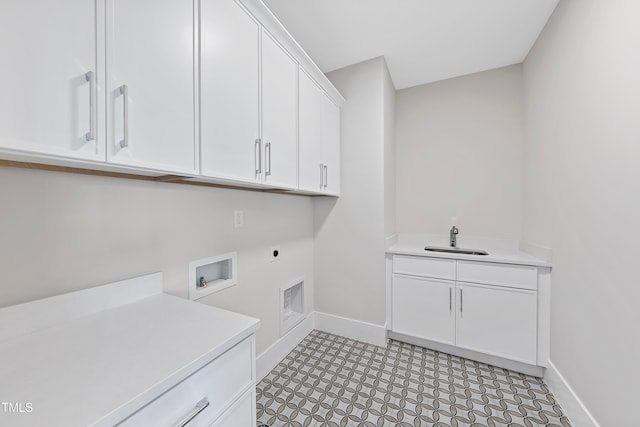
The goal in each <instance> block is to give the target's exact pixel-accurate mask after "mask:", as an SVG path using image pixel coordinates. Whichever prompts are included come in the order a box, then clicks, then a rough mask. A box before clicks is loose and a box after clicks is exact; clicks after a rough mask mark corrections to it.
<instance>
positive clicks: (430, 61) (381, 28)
mask: <svg viewBox="0 0 640 427" xmlns="http://www.w3.org/2000/svg"><path fill="white" fill-rule="evenodd" d="M263 1H264V3H265V4H266V5H267V7H269V9H271V11H272V12H273V13H274V15H276V17H278V19H280V21H281V22H282V23H283V24H284V26H285V27H286V28H287V29H288V30H289V32H290V33H291V35H293V37H294V38H295V39H296V40H297V41H298V43H300V45H301V46H302V47H303V48H304V49H305V50H306V51H307V53H308V54H309V56H311V58H312V59H313V60H314V61H315V62H316V64H318V66H319V67H320V69H321V70H322V71H323V72H325V73H326V72H329V71H333V70H336V69H338V68H342V67H345V66H347V65H352V64H355V63H358V62H362V61H365V60H367V59H371V58H375V57H377V56H384V57H385V58H386V60H387V64H388V66H389V71H390V72H391V76H392V78H393V82H394V84H395V86H396V88H397V89H403V88H407V87H411V86H416V85H420V84H424V83H429V82H433V81H437V80H443V79H448V78H451V77H456V76H461V75H465V74H470V73H475V72H478V71H484V70H489V69H493V68H498V67H503V66H506V65H511V64H517V63H520V62H522V61H523V60H524V59H525V57H526V56H527V53H528V52H529V49H531V47H532V46H533V44H534V42H535V40H536V39H537V37H538V35H539V34H540V31H542V28H543V27H544V25H545V23H546V22H547V20H548V19H549V16H550V15H551V13H552V12H553V10H554V8H555V7H556V5H557V4H558V0H263Z"/></svg>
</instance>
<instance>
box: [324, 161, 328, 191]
mask: <svg viewBox="0 0 640 427" xmlns="http://www.w3.org/2000/svg"><path fill="white" fill-rule="evenodd" d="M327 175H328V173H327V165H324V188H325V189H326V188H327V181H328V179H327Z"/></svg>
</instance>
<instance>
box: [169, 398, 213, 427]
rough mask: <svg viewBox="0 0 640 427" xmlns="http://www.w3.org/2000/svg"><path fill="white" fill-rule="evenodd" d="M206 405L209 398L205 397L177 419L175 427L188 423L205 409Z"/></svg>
mask: <svg viewBox="0 0 640 427" xmlns="http://www.w3.org/2000/svg"><path fill="white" fill-rule="evenodd" d="M207 406H209V400H208V399H207V398H206V397H205V398H203V399H202V400H201V401H200V402H198V403H196V406H195V407H194V408H193V409H192V410H190V411H189V412H188V413H187V414H186V415H185V416H184V417H182V418H181V419H180V421H178V423H177V424H176V427H184V426H186V425H187V424H189V423H190V422H191V421H192V420H193V419H194V418H195V417H197V416H198V414H200V412H202V411H204V410H205V409H207Z"/></svg>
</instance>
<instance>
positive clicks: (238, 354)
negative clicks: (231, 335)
mask: <svg viewBox="0 0 640 427" xmlns="http://www.w3.org/2000/svg"><path fill="white" fill-rule="evenodd" d="M253 340H254V338H253V336H251V337H249V338H247V339H245V340H244V341H242V342H241V343H239V344H237V345H236V346H235V347H233V348H232V349H230V350H229V351H227V352H226V353H224V354H222V355H221V356H220V357H218V358H217V359H215V360H213V361H212V362H211V363H209V364H208V365H205V366H204V367H203V368H202V369H200V370H199V371H197V372H196V373H194V374H193V375H191V376H190V377H188V378H186V379H185V380H184V381H182V382H180V383H179V384H177V385H176V386H175V387H173V388H171V389H170V390H168V391H167V392H166V393H164V394H162V395H160V396H159V397H158V398H157V399H155V400H154V401H153V402H151V403H149V404H148V405H147V406H145V407H144V408H142V409H140V410H139V411H138V412H136V413H135V414H133V415H132V416H131V417H129V418H127V419H126V420H124V421H123V422H122V423H121V424H119V425H120V426H173V425H176V423H178V422H179V421H180V420H182V419H183V418H184V417H185V416H186V415H187V414H189V413H190V412H192V411H193V410H194V408H195V407H196V405H197V404H198V402H200V401H202V399H206V400H207V401H208V402H209V405H208V406H207V407H206V408H205V409H204V410H202V411H201V412H200V413H199V414H198V415H197V416H196V417H195V418H194V419H193V420H192V421H191V422H190V423H189V427H198V426H209V425H210V424H211V422H212V421H213V420H214V419H215V418H216V417H218V416H219V415H220V414H221V413H222V411H224V410H226V409H227V407H228V406H229V405H230V404H231V403H232V402H233V401H234V400H235V399H237V398H238V396H239V395H240V393H242V392H243V391H244V390H245V389H246V388H247V387H248V386H249V385H251V384H253V383H255V378H254V376H253V345H252V344H253Z"/></svg>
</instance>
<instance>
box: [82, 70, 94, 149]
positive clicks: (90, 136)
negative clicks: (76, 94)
mask: <svg viewBox="0 0 640 427" xmlns="http://www.w3.org/2000/svg"><path fill="white" fill-rule="evenodd" d="M84 78H85V79H86V80H87V81H88V82H89V132H87V133H86V134H85V135H84V139H85V140H86V141H93V140H95V139H96V73H94V72H93V71H88V72H87V73H86V74H85V75H84Z"/></svg>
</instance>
